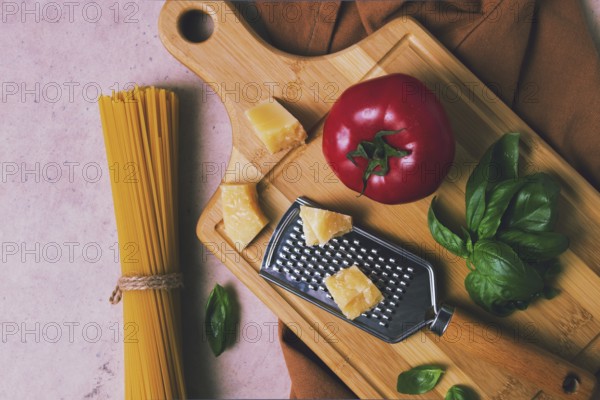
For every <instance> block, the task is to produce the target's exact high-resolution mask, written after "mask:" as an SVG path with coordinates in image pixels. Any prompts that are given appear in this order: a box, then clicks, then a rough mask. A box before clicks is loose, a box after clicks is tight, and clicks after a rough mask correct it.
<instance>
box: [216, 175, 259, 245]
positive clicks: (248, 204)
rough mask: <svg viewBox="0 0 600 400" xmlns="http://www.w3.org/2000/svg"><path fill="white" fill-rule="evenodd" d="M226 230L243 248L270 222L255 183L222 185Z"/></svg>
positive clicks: (236, 243)
mask: <svg viewBox="0 0 600 400" xmlns="http://www.w3.org/2000/svg"><path fill="white" fill-rule="evenodd" d="M221 203H222V204H223V222H224V223H225V232H226V233H227V236H229V238H230V239H231V240H232V241H233V242H234V244H235V245H236V247H238V246H239V247H240V249H243V248H244V247H246V246H247V245H248V244H249V243H250V242H251V241H252V239H254V237H255V236H256V235H258V233H259V232H260V231H261V230H262V229H263V228H264V227H265V226H266V225H267V224H268V223H269V219H268V218H267V217H266V216H265V215H264V214H263V212H262V210H261V209H260V205H259V204H258V193H257V192H256V184H255V183H242V184H224V185H221Z"/></svg>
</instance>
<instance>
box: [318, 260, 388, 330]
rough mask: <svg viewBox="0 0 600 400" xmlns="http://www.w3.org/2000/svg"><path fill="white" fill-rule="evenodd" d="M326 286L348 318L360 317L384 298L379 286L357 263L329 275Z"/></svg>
mask: <svg viewBox="0 0 600 400" xmlns="http://www.w3.org/2000/svg"><path fill="white" fill-rule="evenodd" d="M325 286H327V290H329V293H331V296H333V300H334V301H335V303H336V304H337V305H338V307H339V308H340V309H341V310H342V313H343V314H344V315H345V316H346V318H348V319H354V318H356V317H358V316H359V315H361V314H362V313H364V312H365V311H368V310H370V309H371V308H373V307H375V306H376V305H377V304H378V303H379V302H380V301H381V300H383V295H382V294H381V292H380V291H379V289H377V286H375V285H374V284H373V282H371V280H370V279H369V278H367V276H366V275H365V274H363V273H362V271H361V270H360V269H358V267H357V266H356V265H353V266H351V267H350V268H346V269H342V270H341V271H339V272H338V273H337V274H335V275H332V276H329V277H327V278H326V279H325Z"/></svg>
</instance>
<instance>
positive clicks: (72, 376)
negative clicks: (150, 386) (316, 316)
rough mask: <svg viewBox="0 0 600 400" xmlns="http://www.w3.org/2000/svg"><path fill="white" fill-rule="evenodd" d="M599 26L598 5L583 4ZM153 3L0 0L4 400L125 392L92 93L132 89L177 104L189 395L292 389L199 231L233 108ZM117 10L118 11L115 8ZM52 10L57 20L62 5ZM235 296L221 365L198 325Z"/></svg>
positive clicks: (269, 327)
mask: <svg viewBox="0 0 600 400" xmlns="http://www.w3.org/2000/svg"><path fill="white" fill-rule="evenodd" d="M584 4H585V7H586V10H587V12H588V17H589V21H590V24H591V25H592V26H593V31H594V32H595V35H596V37H598V36H600V35H599V33H598V32H599V30H598V26H599V21H600V17H599V11H600V0H586V1H585V2H584ZM161 6H162V2H161V1H138V2H133V1H121V2H93V1H83V2H78V1H75V2H61V1H59V2H32V1H29V2H27V3H22V2H20V1H18V2H17V1H14V2H13V1H2V2H1V3H0V49H1V50H2V51H1V55H0V204H1V207H0V222H1V223H0V245H1V246H2V247H1V249H0V250H1V254H0V257H1V264H0V268H1V269H2V278H1V279H0V376H1V377H2V379H0V397H1V398H41V397H43V398H68V399H71V398H99V399H106V398H120V397H123V361H122V360H123V354H122V350H123V346H122V341H123V335H122V332H121V330H122V325H121V324H122V323H121V319H122V314H121V307H119V306H110V305H109V303H108V301H107V298H108V296H109V294H110V292H111V290H112V288H113V287H114V284H115V281H116V279H117V278H118V276H119V265H118V263H117V262H116V261H115V252H114V245H115V243H116V241H117V236H116V227H115V221H114V214H113V206H112V198H111V194H110V186H109V185H110V182H109V171H108V168H107V165H106V158H105V154H104V145H103V140H102V133H101V127H100V121H99V116H98V110H97V105H96V104H95V101H96V98H97V96H98V92H99V91H102V92H104V93H108V92H110V91H111V90H112V89H121V88H123V87H124V86H125V85H127V84H130V83H137V84H139V85H149V84H152V85H160V86H165V87H170V88H174V89H175V90H176V91H177V92H178V93H179V95H180V97H181V100H182V110H181V114H182V115H181V120H182V130H181V144H182V151H181V161H180V163H181V175H180V187H181V199H182V200H181V204H180V206H181V212H180V214H181V241H182V243H181V244H182V252H183V254H182V259H183V260H184V262H185V265H184V269H185V278H186V282H187V285H186V290H185V296H184V303H185V308H184V346H185V361H186V362H185V367H186V378H187V384H188V387H189V393H190V395H191V396H192V397H224V398H242V397H243V398H269V397H276V398H280V397H287V395H288V393H289V377H288V375H287V373H286V371H285V366H284V362H283V358H282V356H281V350H280V347H279V344H278V342H277V340H276V335H275V333H276V330H275V322H276V321H277V319H276V317H275V316H274V315H273V314H272V313H271V312H270V311H269V310H268V309H267V308H266V307H265V306H264V305H262V303H260V301H258V300H257V299H256V297H255V296H254V295H253V294H252V293H251V292H250V291H249V290H248V289H246V288H245V287H243V285H241V284H240V283H239V282H238V281H237V280H236V278H235V277H234V276H233V275H232V274H231V273H230V272H229V271H228V270H227V269H226V268H225V267H223V266H222V265H221V263H220V262H219V261H218V260H217V259H215V258H214V257H213V256H212V255H210V254H208V253H207V252H206V250H204V249H203V248H202V246H201V245H200V243H199V242H198V241H197V240H196V238H195V234H194V228H195V223H196V220H197V218H198V216H199V215H200V212H201V210H202V208H203V206H204V205H205V204H206V202H207V200H208V199H209V197H210V195H211V194H212V193H213V192H214V190H215V188H216V187H217V185H218V183H219V181H220V174H218V173H217V174H213V173H207V171H212V169H209V167H211V166H213V165H217V166H218V165H221V163H222V162H224V161H225V160H227V158H228V155H229V151H230V148H231V138H230V127H229V122H228V118H227V115H226V114H225V111H224V108H223V106H222V105H221V103H220V102H219V100H218V98H217V97H216V96H215V95H213V94H211V93H210V92H207V89H206V88H205V87H204V86H203V84H202V82H201V81H200V79H198V78H197V77H195V76H194V75H193V74H192V73H190V72H189V71H188V70H187V69H186V68H185V67H183V66H182V65H180V64H179V63H178V62H177V61H175V60H174V59H173V58H172V57H171V56H170V55H169V54H168V53H167V52H166V51H165V49H164V48H163V46H162V44H161V43H160V40H159V39H158V37H157V30H156V21H157V16H158V13H159V11H160V8H161ZM117 11H118V12H117ZM57 12H58V13H57ZM217 282H219V283H221V284H223V285H226V286H229V287H231V288H232V289H234V290H235V293H237V301H238V302H239V304H240V305H241V316H242V321H241V326H242V327H243V328H242V331H241V335H240V340H239V341H238V343H237V344H236V345H235V346H234V347H233V348H232V349H231V350H229V351H227V352H226V353H224V354H223V355H222V356H221V357H219V358H218V359H215V358H214V357H213V356H212V355H211V354H210V352H209V349H208V346H207V345H206V343H204V342H203V341H202V336H201V333H200V327H201V321H202V315H203V311H202V310H203V305H204V301H205V299H206V296H207V294H208V292H209V290H210V289H211V288H212V286H213V285H214V284H215V283H217Z"/></svg>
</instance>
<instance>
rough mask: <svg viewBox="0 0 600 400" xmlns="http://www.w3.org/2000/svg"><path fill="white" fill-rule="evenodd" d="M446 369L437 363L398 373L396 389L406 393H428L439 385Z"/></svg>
mask: <svg viewBox="0 0 600 400" xmlns="http://www.w3.org/2000/svg"><path fill="white" fill-rule="evenodd" d="M443 373H444V370H443V369H442V368H440V367H437V366H435V365H421V366H419V367H415V368H412V369H410V370H408V371H405V372H403V373H401V374H400V375H398V382H397V384H396V390H398V392H400V393H404V394H422V393H427V392H429V391H430V390H431V389H433V388H434V387H435V385H437V383H438V381H439V380H440V377H441V376H442V374H443Z"/></svg>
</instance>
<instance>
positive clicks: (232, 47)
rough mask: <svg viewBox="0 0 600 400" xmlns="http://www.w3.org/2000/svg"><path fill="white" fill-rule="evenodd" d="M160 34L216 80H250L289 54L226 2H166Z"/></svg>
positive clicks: (211, 81)
mask: <svg viewBox="0 0 600 400" xmlns="http://www.w3.org/2000/svg"><path fill="white" fill-rule="evenodd" d="M158 27H159V29H158V31H159V33H160V39H161V41H162V42H163V44H164V45H165V47H166V48H167V50H169V52H170V53H171V54H173V55H174V56H175V57H176V58H177V59H178V60H180V61H181V62H182V63H184V64H185V65H186V67H188V68H189V69H191V70H192V71H194V72H195V73H196V74H197V75H199V76H200V77H201V78H203V79H204V80H205V81H207V82H208V83H209V84H211V85H212V86H213V87H214V86H215V85H220V84H225V83H226V82H232V81H233V82H249V81H252V80H255V79H259V78H261V77H262V73H261V71H260V70H261V69H264V67H265V63H266V62H268V63H270V64H272V65H269V67H270V69H272V70H278V69H281V68H284V69H287V66H286V65H285V64H286V63H285V60H286V58H288V57H289V55H287V54H286V53H284V52H281V51H279V50H277V49H275V48H274V47H272V46H270V45H269V44H268V43H266V42H265V41H264V40H263V39H262V38H261V37H260V36H258V34H257V33H256V32H255V31H254V30H253V29H252V28H251V27H250V26H249V24H248V22H247V21H246V20H245V18H244V16H243V15H240V12H239V11H237V10H236V9H235V8H234V7H233V6H232V5H230V4H229V3H228V2H224V1H167V2H165V4H164V5H163V9H162V11H161V13H160V16H159V20H158Z"/></svg>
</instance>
